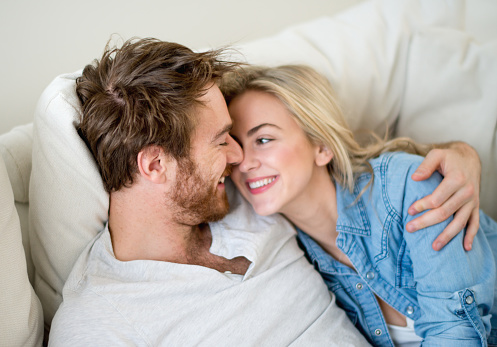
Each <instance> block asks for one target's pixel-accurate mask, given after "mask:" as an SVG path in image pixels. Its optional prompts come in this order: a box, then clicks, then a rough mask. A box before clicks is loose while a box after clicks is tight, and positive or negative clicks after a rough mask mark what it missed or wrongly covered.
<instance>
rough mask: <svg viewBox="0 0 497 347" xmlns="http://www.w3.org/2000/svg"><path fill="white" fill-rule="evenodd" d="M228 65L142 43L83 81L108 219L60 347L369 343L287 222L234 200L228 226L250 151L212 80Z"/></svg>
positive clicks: (110, 55)
mask: <svg viewBox="0 0 497 347" xmlns="http://www.w3.org/2000/svg"><path fill="white" fill-rule="evenodd" d="M232 66H233V64H230V63H223V62H221V61H220V58H219V52H206V53H194V52H192V51H191V50H189V49H188V48H186V47H183V46H181V45H178V44H174V43H167V42H160V41H157V40H153V39H144V40H138V41H128V42H126V43H125V44H124V45H123V46H122V47H121V48H120V49H113V50H111V49H107V50H106V52H105V53H104V55H103V57H102V58H101V60H100V61H99V62H96V63H95V65H93V66H87V67H86V68H85V70H84V71H83V75H82V77H81V78H80V79H79V80H78V83H77V93H78V95H79V97H80V99H81V101H82V105H83V116H82V119H81V123H80V133H81V134H82V137H83V138H84V139H85V141H86V142H87V145H88V147H89V148H90V150H91V151H92V153H93V155H94V157H95V159H96V161H97V163H98V166H99V168H100V171H101V175H102V179H103V182H104V186H105V188H106V190H107V191H108V192H109V193H110V209H109V221H108V225H107V228H106V229H105V230H104V231H103V232H102V233H101V234H99V236H98V237H97V238H96V239H95V240H94V241H93V242H92V243H91V244H90V245H89V246H88V248H87V249H86V250H85V252H83V254H82V256H81V257H80V259H79V260H78V261H77V263H76V265H75V267H74V269H73V271H72V273H71V275H70V276H69V279H68V280H67V282H66V285H65V287H64V292H63V297H64V302H63V304H62V305H61V307H60V308H59V310H58V312H57V314H56V316H55V318H54V320H53V322H52V330H51V333H50V339H49V342H50V345H53V346H59V345H60V346H80V345H81V346H83V345H84V346H87V345H92V346H94V345H102V346H104V345H105V346H108V345H113V346H114V345H125V344H126V345H130V344H131V345H138V346H141V345H144V346H145V345H146V346H159V345H187V346H188V345H235V344H236V345H247V346H256V345H257V346H258V345H271V346H274V345H281V346H287V345H290V344H295V345H305V346H309V345H325V344H326V345H339V346H347V345H360V346H364V345H367V342H366V340H364V338H363V337H362V336H361V335H360V334H359V333H358V332H357V331H356V330H355V328H354V327H353V326H352V324H351V322H350V321H349V320H348V318H347V317H346V316H345V314H344V312H343V311H341V309H339V308H338V307H337V306H336V304H335V299H334V297H333V296H332V295H331V294H330V293H329V292H328V290H327V288H326V286H325V284H324V282H323V281H322V279H321V278H320V276H319V274H318V273H317V272H315V271H314V269H313V268H312V266H311V265H310V264H309V263H308V262H307V260H306V259H305V258H304V255H303V253H302V251H300V249H299V248H298V246H297V243H296V241H295V231H294V230H293V228H292V226H291V225H289V224H288V223H287V222H286V221H285V220H284V219H282V218H279V217H277V216H273V217H256V216H255V214H254V212H253V211H252V209H251V208H250V207H249V206H248V205H247V203H246V202H244V201H243V199H241V198H240V197H239V196H238V195H237V194H235V193H233V192H232V193H233V194H230V204H231V210H230V214H229V215H227V216H226V214H227V213H228V210H229V204H228V199H227V194H226V191H225V188H226V187H225V183H224V182H225V181H224V180H225V177H226V176H228V175H229V172H230V166H231V165H233V164H236V163H237V162H239V161H240V160H241V159H242V153H241V148H240V147H239V145H238V144H237V143H236V142H235V141H234V140H233V139H232V138H231V136H230V135H229V130H230V128H231V120H230V117H229V114H228V111H227V107H226V104H225V102H224V99H223V96H222V94H221V92H220V90H219V88H218V87H217V86H216V81H217V80H218V79H219V78H220V77H221V76H222V75H223V73H225V72H226V71H229V70H230V69H231V67H232ZM225 216H226V217H225ZM223 217H224V219H223ZM216 221H217V222H216Z"/></svg>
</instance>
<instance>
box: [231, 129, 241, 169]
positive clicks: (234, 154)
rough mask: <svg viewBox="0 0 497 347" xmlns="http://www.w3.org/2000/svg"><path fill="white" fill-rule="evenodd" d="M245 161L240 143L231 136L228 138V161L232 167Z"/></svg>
mask: <svg viewBox="0 0 497 347" xmlns="http://www.w3.org/2000/svg"><path fill="white" fill-rule="evenodd" d="M242 160H243V151H242V148H241V147H240V145H239V144H238V142H236V141H235V140H234V139H233V138H232V137H231V136H229V137H228V153H227V161H228V163H230V164H232V165H238V164H239V163H241V162H242Z"/></svg>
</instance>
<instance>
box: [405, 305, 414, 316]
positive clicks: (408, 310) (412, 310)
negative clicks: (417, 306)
mask: <svg viewBox="0 0 497 347" xmlns="http://www.w3.org/2000/svg"><path fill="white" fill-rule="evenodd" d="M406 313H407V314H408V315H411V314H413V313H414V308H413V307H412V306H407V310H406Z"/></svg>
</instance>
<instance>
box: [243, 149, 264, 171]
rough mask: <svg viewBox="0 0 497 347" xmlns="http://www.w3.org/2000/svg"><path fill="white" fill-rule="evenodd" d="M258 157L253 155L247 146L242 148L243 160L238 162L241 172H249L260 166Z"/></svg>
mask: <svg viewBox="0 0 497 347" xmlns="http://www.w3.org/2000/svg"><path fill="white" fill-rule="evenodd" d="M260 164H261V163H260V161H259V159H258V158H257V157H256V156H255V155H254V153H253V151H251V150H250V149H249V148H246V149H244V150H243V160H242V161H241V162H240V164H238V168H239V169H240V171H241V172H249V171H251V170H253V169H256V168H258V167H259V166H260Z"/></svg>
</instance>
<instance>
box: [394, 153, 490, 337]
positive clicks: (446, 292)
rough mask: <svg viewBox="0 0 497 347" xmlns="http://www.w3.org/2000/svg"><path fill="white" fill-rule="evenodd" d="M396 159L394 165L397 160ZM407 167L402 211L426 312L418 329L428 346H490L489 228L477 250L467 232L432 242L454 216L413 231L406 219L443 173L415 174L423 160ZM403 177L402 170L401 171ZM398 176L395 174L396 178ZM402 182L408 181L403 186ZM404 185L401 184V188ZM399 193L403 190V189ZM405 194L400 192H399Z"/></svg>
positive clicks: (480, 236)
mask: <svg viewBox="0 0 497 347" xmlns="http://www.w3.org/2000/svg"><path fill="white" fill-rule="evenodd" d="M395 161H396V160H394V161H393V162H392V163H391V165H395ZM398 164H399V165H400V167H402V166H404V168H406V167H407V168H406V169H405V170H401V171H404V173H405V174H406V176H405V182H403V183H401V184H399V186H401V185H402V184H403V185H404V189H403V201H402V202H401V206H402V207H401V208H400V210H399V211H398V212H399V214H400V215H401V218H402V224H403V225H402V228H403V235H404V240H405V242H406V246H407V249H408V250H409V254H410V258H411V261H412V267H413V276H414V280H415V282H416V291H417V295H418V303H419V306H420V309H421V310H422V314H421V317H420V318H419V319H417V320H416V321H415V326H414V327H415V331H416V334H418V335H419V336H421V337H422V338H424V342H423V344H422V345H423V346H451V347H453V346H486V345H487V342H486V338H487V334H488V333H489V332H490V314H489V311H490V308H491V306H492V302H493V288H494V282H495V262H494V260H493V254H492V251H491V249H490V247H489V244H488V242H487V240H486V238H485V235H484V233H483V232H481V231H480V232H478V234H477V236H476V238H475V240H474V243H473V250H472V251H470V252H466V251H465V250H464V248H463V246H462V245H463V238H464V232H461V233H459V234H458V235H457V236H456V237H454V239H453V240H452V241H451V242H449V243H448V244H447V245H446V246H445V247H444V248H443V249H442V250H441V251H438V252H436V251H434V250H433V249H432V247H431V245H432V243H433V241H434V240H435V238H436V237H437V236H438V235H439V234H440V233H441V232H442V231H443V230H444V228H445V227H446V226H447V225H448V224H449V222H450V221H451V220H452V218H450V219H449V220H447V221H445V222H442V223H439V224H437V225H434V226H431V227H428V228H425V229H422V230H419V231H417V232H415V233H408V232H407V231H406V230H405V225H406V224H407V223H408V222H409V221H410V220H412V219H414V218H415V217H416V216H410V215H409V214H408V213H407V211H408V209H409V207H410V206H411V204H412V203H413V202H415V201H416V200H418V199H420V198H422V197H424V196H426V195H428V194H431V193H432V192H433V190H434V189H435V188H436V187H437V186H438V184H439V183H440V182H441V179H442V177H441V176H440V175H439V174H438V173H435V174H434V175H433V176H432V177H431V178H429V179H428V180H425V181H421V182H415V181H413V180H411V175H412V173H414V171H415V169H416V168H417V166H418V165H419V162H418V161H414V162H412V160H411V164H410V165H407V166H406V164H405V163H398ZM396 174H397V176H396V177H397V180H399V177H401V176H399V175H398V174H399V172H398V171H397V172H396ZM392 180H394V179H392ZM397 188H402V187H397ZM399 190H400V191H402V190H401V189H399ZM397 194H399V193H397ZM399 198H400V197H399Z"/></svg>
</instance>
